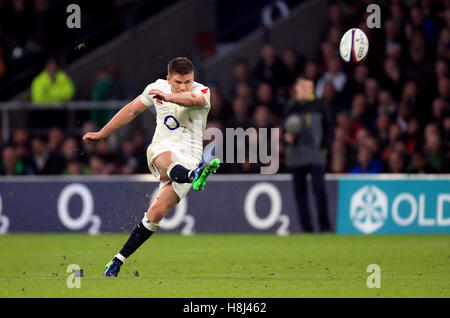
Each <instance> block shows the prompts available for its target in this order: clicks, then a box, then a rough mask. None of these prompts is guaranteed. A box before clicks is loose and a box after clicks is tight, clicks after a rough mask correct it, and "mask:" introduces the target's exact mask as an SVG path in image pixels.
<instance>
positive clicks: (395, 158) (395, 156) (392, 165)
mask: <svg viewBox="0 0 450 318" xmlns="http://www.w3.org/2000/svg"><path fill="white" fill-rule="evenodd" d="M386 172H388V173H405V172H406V170H405V158H404V156H403V155H402V154H401V153H399V152H398V151H393V152H391V153H390V154H389V158H388V162H387V171H386Z"/></svg>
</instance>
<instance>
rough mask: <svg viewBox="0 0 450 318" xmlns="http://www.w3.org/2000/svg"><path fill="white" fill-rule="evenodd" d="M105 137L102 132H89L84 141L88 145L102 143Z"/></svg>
mask: <svg viewBox="0 0 450 318" xmlns="http://www.w3.org/2000/svg"><path fill="white" fill-rule="evenodd" d="M104 138H105V137H104V136H103V135H102V134H101V133H100V132H88V133H87V134H86V135H84V136H83V141H84V142H85V143H87V144H90V143H93V142H97V141H100V140H102V139H104Z"/></svg>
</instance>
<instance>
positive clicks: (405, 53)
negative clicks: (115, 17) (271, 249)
mask: <svg viewBox="0 0 450 318" xmlns="http://www.w3.org/2000/svg"><path fill="white" fill-rule="evenodd" d="M370 2H371V1H359V2H348V1H332V2H330V5H329V10H328V21H327V25H326V27H325V28H324V30H323V33H322V38H321V41H320V43H319V45H318V50H317V54H316V58H315V59H307V58H305V57H303V56H302V55H301V54H299V53H298V52H297V51H296V50H295V49H294V48H279V47H276V46H275V45H274V44H272V43H266V44H264V45H263V46H262V48H261V54H260V57H259V60H258V61H257V63H256V65H255V66H253V64H252V63H250V62H249V61H248V60H246V59H245V58H237V59H236V60H235V61H234V64H233V68H232V70H231V71H232V73H233V84H232V85H231V90H230V91H224V89H223V88H222V86H221V85H220V83H219V82H218V81H215V80H209V81H207V83H206V85H208V86H209V87H210V90H211V104H212V108H211V111H210V113H209V116H208V126H207V127H215V128H219V129H221V130H222V131H223V132H225V129H226V128H238V127H242V128H244V129H246V128H248V127H255V128H256V129H258V128H279V129H280V131H281V133H280V135H279V142H280V156H281V167H280V170H279V171H280V172H287V171H288V170H287V168H286V166H285V164H284V156H285V148H286V143H285V141H284V138H283V136H284V120H285V109H286V105H287V104H288V102H289V101H290V100H291V99H293V98H295V97H294V94H295V92H294V90H293V84H294V83H295V81H296V78H297V77H298V76H299V75H303V76H305V77H307V78H310V79H313V80H314V82H315V96H316V98H318V99H321V100H322V101H323V102H324V103H325V104H326V107H327V111H328V113H329V115H330V118H331V125H332V127H331V128H332V129H331V131H332V132H333V133H332V138H330V142H329V144H328V145H326V146H325V148H324V154H326V156H327V167H326V169H327V172H330V173H450V78H449V75H450V74H449V63H450V1H442V2H441V1H431V0H420V1H400V0H396V1H390V2H386V5H385V6H383V5H380V6H381V12H382V25H381V28H379V29H377V28H374V29H369V28H368V27H367V25H366V19H367V16H368V15H369V13H367V12H366V7H367V5H368V4H369V3H370ZM0 3H1V0H0ZM352 27H358V28H360V29H362V30H363V31H364V32H365V33H366V34H367V36H368V38H369V43H370V48H369V54H368V57H367V59H366V61H364V62H363V63H362V64H360V65H358V66H353V65H347V64H345V63H344V62H343V61H342V60H341V59H340V57H339V56H338V48H339V42H340V39H341V37H342V35H343V34H344V32H345V31H347V30H348V29H349V28H352ZM252 66H253V67H252ZM0 72H1V63H0ZM123 89H124V88H123V83H122V82H120V81H119V80H118V77H117V69H114V66H111V67H107V68H104V69H100V70H99V71H98V74H97V83H96V86H95V87H94V88H93V93H92V98H93V99H94V100H108V99H118V98H117V97H118V96H122V94H124V93H123ZM111 90H112V91H113V94H111V93H110V92H111ZM111 115H112V114H106V115H105V114H103V115H102V116H103V117H102V119H93V122H94V123H92V122H88V123H85V125H84V126H83V129H82V134H83V133H84V132H86V131H95V130H96V129H97V127H96V125H95V124H97V125H98V126H101V125H102V124H104V123H105V121H106V120H107V119H109V118H110V116H111ZM105 116H106V117H105ZM257 137H258V136H257ZM80 138H81V135H80V136H65V135H64V131H63V130H61V129H60V128H56V127H55V128H52V129H50V130H49V132H48V135H47V136H39V137H35V136H29V134H28V132H27V131H26V130H24V129H18V130H16V131H14V132H13V134H12V138H11V142H10V143H9V144H8V145H3V147H1V145H0V149H2V158H1V163H0V174H130V173H148V168H147V167H146V159H145V148H146V146H147V145H148V143H149V142H150V140H151V136H146V135H145V134H144V133H143V132H142V131H140V130H134V131H132V132H131V133H130V134H129V136H127V137H126V138H125V139H124V140H123V141H121V142H120V143H119V147H118V149H111V147H110V145H109V144H108V143H107V142H106V141H103V142H100V143H99V144H97V145H83V144H81V142H80ZM272 138H273V136H272ZM262 164H263V163H261V162H259V163H250V162H249V160H248V158H246V162H245V163H242V164H227V165H224V167H223V168H221V171H222V172H233V173H253V172H257V173H258V172H260V170H259V167H260V166H261V165H262Z"/></svg>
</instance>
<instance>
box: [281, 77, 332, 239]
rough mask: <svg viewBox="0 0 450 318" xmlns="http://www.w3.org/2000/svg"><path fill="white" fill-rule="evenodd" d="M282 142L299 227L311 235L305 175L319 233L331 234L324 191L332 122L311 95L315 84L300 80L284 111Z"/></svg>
mask: <svg viewBox="0 0 450 318" xmlns="http://www.w3.org/2000/svg"><path fill="white" fill-rule="evenodd" d="M284 128H285V134H284V139H285V141H286V143H287V144H288V150H287V151H288V153H287V162H286V164H287V166H288V168H289V169H290V170H291V172H292V175H293V178H294V190H295V197H296V200H297V206H298V214H299V218H300V225H301V227H302V230H303V231H304V232H314V228H313V224H312V220H311V215H310V211H309V206H308V191H307V182H306V175H307V174H308V173H309V174H311V180H312V188H313V192H314V196H315V201H316V206H317V210H318V213H319V231H320V232H329V231H331V226H330V221H329V217H328V204H327V195H326V190H325V180H324V175H325V166H326V159H325V153H324V152H326V148H327V146H328V144H329V143H330V140H331V131H330V130H331V120H330V117H329V113H328V111H327V110H326V106H325V104H324V103H323V102H322V101H320V100H317V99H316V98H315V96H314V82H313V81H312V80H310V79H308V78H305V77H299V78H298V79H297V82H296V84H295V99H294V100H291V101H290V102H289V104H288V105H287V108H286V111H285V121H284Z"/></svg>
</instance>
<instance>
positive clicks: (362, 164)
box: [350, 147, 383, 173]
mask: <svg viewBox="0 0 450 318" xmlns="http://www.w3.org/2000/svg"><path fill="white" fill-rule="evenodd" d="M382 171H383V168H382V164H381V162H380V161H379V160H377V159H374V158H373V155H372V153H371V152H370V150H369V149H367V148H366V147H360V148H359V150H358V156H357V163H356V164H355V166H353V168H352V169H351V170H350V173H381V172H382Z"/></svg>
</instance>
